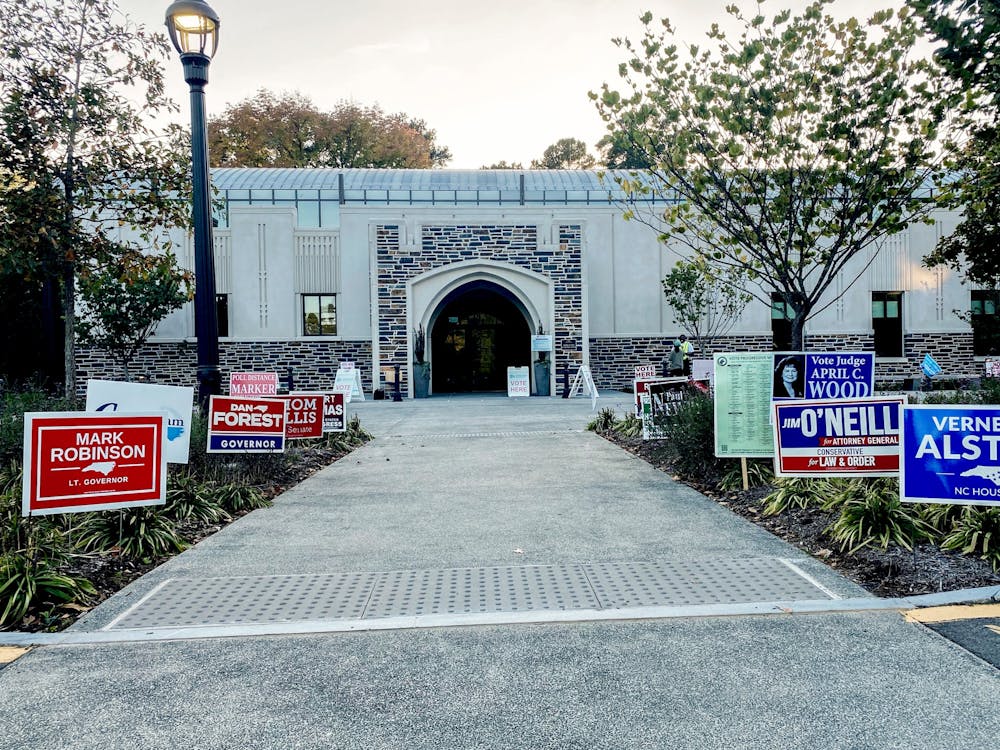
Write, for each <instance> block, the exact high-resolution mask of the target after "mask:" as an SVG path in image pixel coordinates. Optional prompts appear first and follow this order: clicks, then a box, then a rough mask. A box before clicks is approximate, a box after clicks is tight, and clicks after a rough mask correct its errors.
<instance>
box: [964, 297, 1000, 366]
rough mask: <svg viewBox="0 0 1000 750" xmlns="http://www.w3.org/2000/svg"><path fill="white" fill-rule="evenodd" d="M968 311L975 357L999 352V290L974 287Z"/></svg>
mask: <svg viewBox="0 0 1000 750" xmlns="http://www.w3.org/2000/svg"><path fill="white" fill-rule="evenodd" d="M969 311H970V313H971V315H970V316H969V322H970V323H971V324H972V353H973V354H974V355H976V356H977V357H987V356H993V355H996V354H1000V317H998V311H1000V292H996V291H992V290H986V289H974V290H973V291H972V299H971V304H970V308H969Z"/></svg>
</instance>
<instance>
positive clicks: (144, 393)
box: [86, 380, 194, 464]
mask: <svg viewBox="0 0 1000 750" xmlns="http://www.w3.org/2000/svg"><path fill="white" fill-rule="evenodd" d="M193 404H194V388H192V387H190V386H176V385H155V384H151V383H122V382H118V381H114V380H88V381H87V406H86V409H87V411H95V412H96V411H99V412H104V413H106V414H111V413H114V412H130V413H133V414H141V413H144V412H161V411H162V412H164V413H166V415H167V431H166V435H165V438H166V442H165V449H166V453H167V462H168V463H172V464H186V463H187V462H188V454H189V453H190V447H191V416H192V411H191V409H192V406H193Z"/></svg>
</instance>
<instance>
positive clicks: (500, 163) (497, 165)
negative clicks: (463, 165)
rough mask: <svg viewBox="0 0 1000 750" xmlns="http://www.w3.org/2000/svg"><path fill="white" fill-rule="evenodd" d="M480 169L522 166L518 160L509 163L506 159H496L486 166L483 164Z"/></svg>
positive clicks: (521, 167)
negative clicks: (496, 160)
mask: <svg viewBox="0 0 1000 750" xmlns="http://www.w3.org/2000/svg"><path fill="white" fill-rule="evenodd" d="M480 169H524V167H523V166H522V165H521V162H519V161H515V162H511V163H509V164H508V163H507V162H506V161H498V162H494V163H493V164H490V165H488V166H487V165H483V166H481V167H480Z"/></svg>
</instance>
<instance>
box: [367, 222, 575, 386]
mask: <svg viewBox="0 0 1000 750" xmlns="http://www.w3.org/2000/svg"><path fill="white" fill-rule="evenodd" d="M558 236H559V244H558V245H557V246H556V247H552V246H545V245H544V244H542V243H541V242H540V241H539V237H538V228H537V227H536V226H534V225H526V224H435V225H427V226H424V227H423V228H422V232H421V237H420V248H419V251H417V250H416V249H415V248H410V247H403V246H401V245H400V230H399V226H398V225H395V224H385V225H381V226H378V227H377V228H376V231H375V246H376V247H375V249H376V257H377V259H378V336H379V357H380V361H381V363H382V364H400V365H406V364H408V363H409V361H410V352H409V349H408V344H407V334H408V331H407V329H406V325H407V323H406V321H407V317H406V303H407V299H406V284H407V282H408V281H409V280H411V279H413V278H414V277H416V276H419V275H421V274H424V273H426V272H428V271H433V270H435V269H438V268H441V267H443V266H447V265H451V264H453V263H460V262H463V261H476V260H479V261H492V262H498V263H508V264H510V265H513V266H517V267H519V268H523V269H525V270H528V271H532V272H534V273H537V274H539V275H542V276H546V277H548V278H549V279H551V280H552V286H553V290H554V300H555V308H554V319H555V329H554V330H553V331H552V332H551V333H552V335H553V356H554V359H555V367H556V368H557V370H558V369H559V368H564V367H566V366H567V363H568V364H569V366H570V367H573V366H577V367H578V366H579V364H580V363H581V362H582V361H583V274H582V253H583V228H582V227H581V226H580V225H578V224H567V225H561V226H559V228H558ZM404 372H405V370H404ZM402 387H403V388H404V389H406V387H407V384H406V383H405V377H404V382H403V383H402Z"/></svg>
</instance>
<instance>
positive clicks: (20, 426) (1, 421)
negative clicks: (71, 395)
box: [0, 388, 77, 463]
mask: <svg viewBox="0 0 1000 750" xmlns="http://www.w3.org/2000/svg"><path fill="white" fill-rule="evenodd" d="M76 408H77V404H76V403H75V402H74V401H73V400H72V399H65V398H60V397H57V396H53V395H52V394H50V393H47V392H46V391H44V390H42V389H41V388H28V389H7V388H4V389H3V393H2V396H0V463H8V462H9V461H20V460H21V456H22V455H23V453H24V414H25V412H38V411H74V410H75V409H76Z"/></svg>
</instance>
